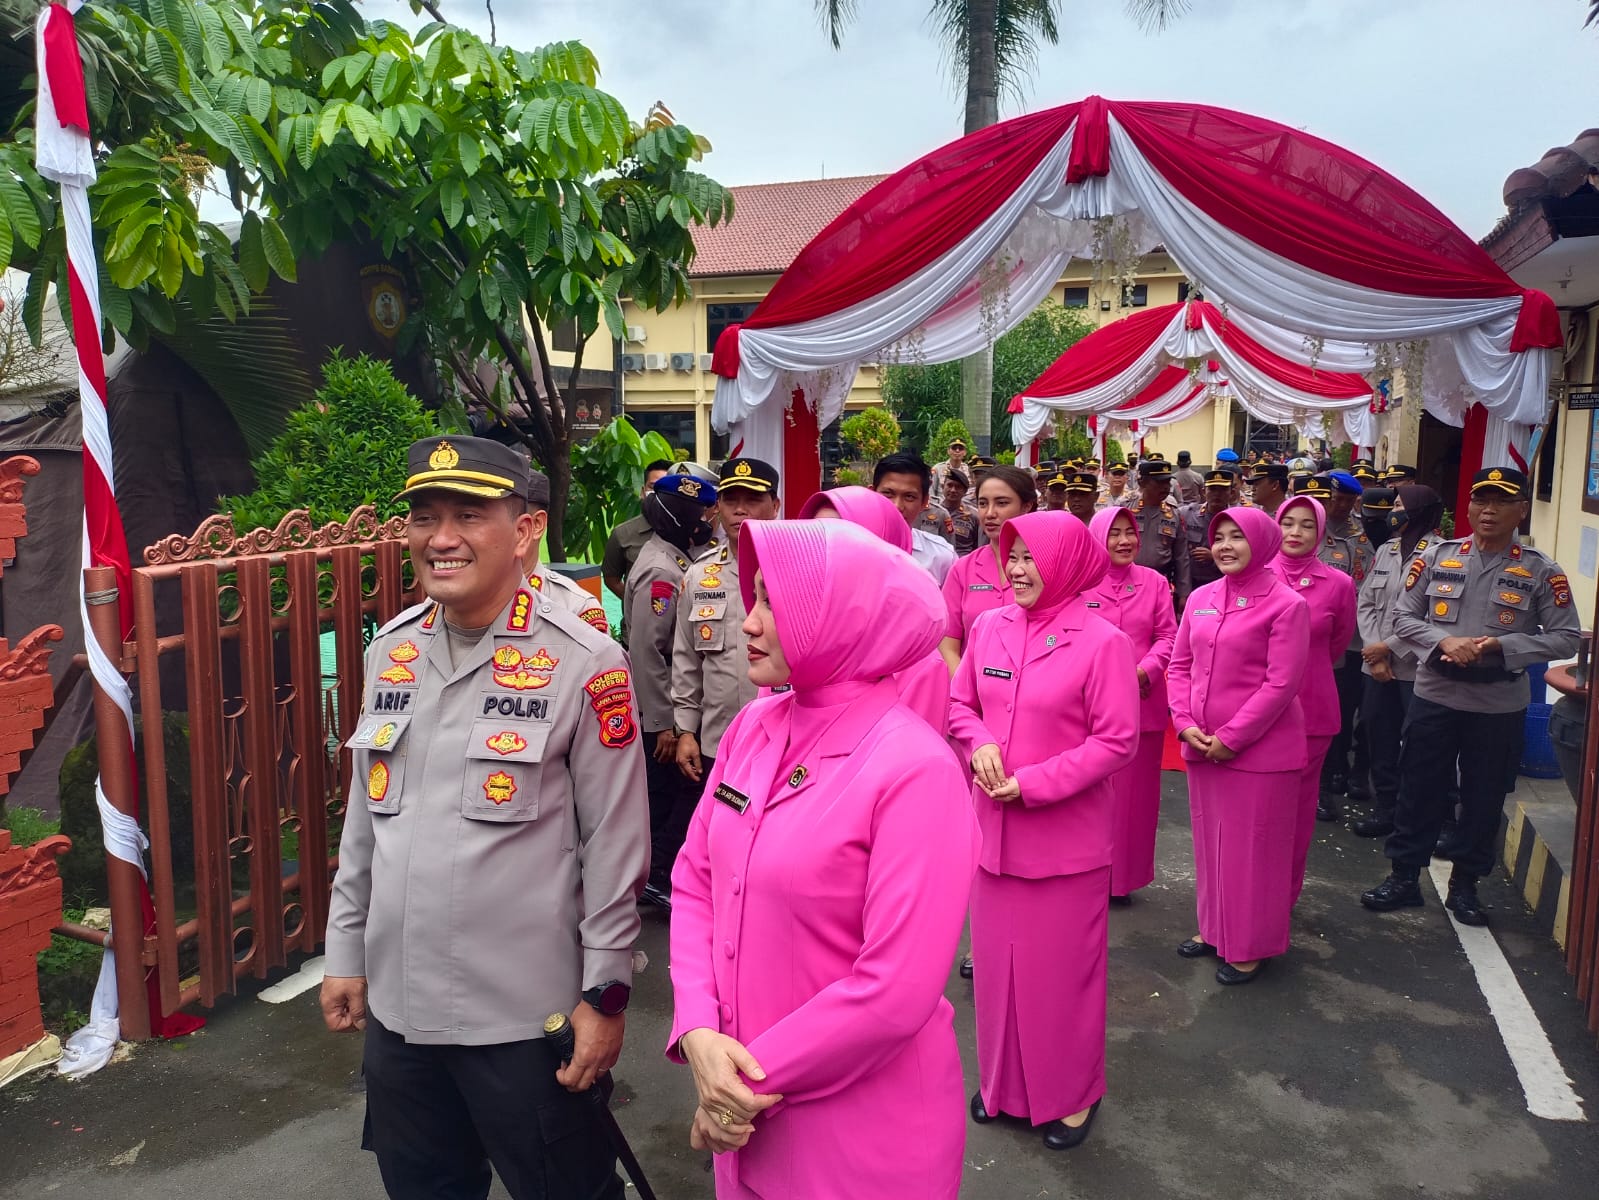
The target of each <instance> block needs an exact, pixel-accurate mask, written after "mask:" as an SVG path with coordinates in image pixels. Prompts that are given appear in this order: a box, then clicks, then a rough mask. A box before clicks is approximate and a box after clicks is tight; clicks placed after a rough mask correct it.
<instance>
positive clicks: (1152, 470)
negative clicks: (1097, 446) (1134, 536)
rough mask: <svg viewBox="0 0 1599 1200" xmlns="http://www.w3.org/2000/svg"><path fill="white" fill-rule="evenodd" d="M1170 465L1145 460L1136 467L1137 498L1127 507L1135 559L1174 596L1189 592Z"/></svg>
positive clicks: (1164, 462) (1185, 546) (1185, 555)
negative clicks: (1134, 532)
mask: <svg viewBox="0 0 1599 1200" xmlns="http://www.w3.org/2000/svg"><path fill="white" fill-rule="evenodd" d="M1171 476H1172V470H1171V464H1170V463H1169V462H1167V461H1166V460H1165V459H1163V458H1154V457H1151V458H1148V459H1145V460H1144V461H1143V462H1141V463H1139V464H1138V499H1137V500H1135V501H1133V503H1131V504H1129V505H1128V506H1127V511H1128V512H1130V513H1132V514H1133V520H1135V521H1137V522H1138V557H1137V558H1136V559H1134V560H1133V561H1135V562H1136V563H1137V564H1138V565H1139V566H1141V567H1151V568H1153V569H1154V570H1156V571H1159V572H1160V573H1161V574H1162V575H1164V576H1165V577H1166V580H1167V582H1169V583H1170V584H1171V585H1172V586H1173V587H1174V588H1176V590H1177V595H1178V596H1186V595H1188V593H1189V592H1190V591H1192V590H1193V589H1192V584H1191V582H1190V572H1189V557H1188V554H1187V548H1188V547H1187V542H1186V539H1184V538H1183V536H1182V526H1181V525H1180V524H1179V522H1178V520H1177V506H1176V505H1175V504H1173V503H1172V499H1171Z"/></svg>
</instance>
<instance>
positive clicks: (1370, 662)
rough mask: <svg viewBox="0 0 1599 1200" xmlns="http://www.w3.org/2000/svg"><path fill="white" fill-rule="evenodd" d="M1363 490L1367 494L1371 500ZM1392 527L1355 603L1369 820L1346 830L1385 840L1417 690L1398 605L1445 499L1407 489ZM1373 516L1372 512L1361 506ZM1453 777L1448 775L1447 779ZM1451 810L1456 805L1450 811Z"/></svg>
mask: <svg viewBox="0 0 1599 1200" xmlns="http://www.w3.org/2000/svg"><path fill="white" fill-rule="evenodd" d="M1375 491H1376V489H1372V488H1368V489H1367V490H1366V492H1365V493H1364V495H1366V496H1372V495H1373V494H1374V492H1375ZM1404 491H1405V497H1404V498H1403V499H1401V500H1399V503H1398V505H1397V510H1398V512H1397V516H1398V518H1399V519H1398V520H1397V521H1396V522H1394V525H1395V527H1396V528H1397V529H1398V531H1399V536H1398V537H1390V538H1389V539H1388V540H1387V541H1385V542H1384V543H1383V544H1382V545H1381V546H1378V547H1377V553H1376V556H1375V557H1374V558H1373V559H1372V562H1371V573H1370V574H1369V575H1367V576H1366V582H1365V583H1363V584H1362V585H1361V587H1360V594H1359V595H1358V596H1357V597H1356V600H1355V617H1356V620H1357V623H1358V628H1359V630H1360V640H1361V650H1360V658H1361V672H1362V674H1363V675H1364V685H1365V686H1364V690H1363V691H1362V692H1361V696H1360V727H1361V729H1362V731H1363V732H1364V733H1365V735H1366V746H1367V752H1368V753H1369V754H1370V756H1371V794H1372V814H1371V816H1369V817H1367V818H1366V819H1365V820H1361V821H1356V822H1355V823H1354V825H1352V826H1351V827H1350V828H1351V829H1353V831H1354V833H1355V835H1356V836H1357V837H1367V838H1369V837H1387V836H1388V835H1389V834H1390V833H1392V832H1393V831H1394V809H1395V808H1396V807H1397V806H1398V803H1399V752H1400V748H1401V746H1402V745H1403V740H1402V733H1403V730H1404V725H1405V717H1406V716H1407V715H1408V714H1409V712H1410V700H1411V697H1412V696H1413V695H1414V694H1415V690H1416V665H1417V664H1416V655H1415V652H1414V651H1413V650H1412V649H1411V648H1410V646H1409V645H1408V644H1407V643H1406V642H1404V641H1403V640H1401V639H1400V637H1399V635H1398V634H1397V633H1396V632H1395V630H1394V621H1395V618H1396V617H1397V616H1398V608H1399V600H1400V598H1401V597H1402V596H1403V595H1404V594H1405V569H1406V568H1407V567H1408V566H1409V565H1410V564H1411V563H1412V562H1413V561H1415V559H1416V556H1417V555H1419V554H1424V553H1425V552H1426V551H1427V550H1428V549H1429V548H1430V547H1432V546H1433V545H1434V544H1435V543H1437V542H1439V541H1441V540H1442V538H1443V535H1442V534H1441V533H1439V532H1438V521H1439V519H1440V518H1441V517H1442V516H1443V512H1444V506H1443V500H1442V499H1441V498H1440V497H1439V495H1438V493H1437V492H1435V491H1433V490H1432V489H1431V488H1429V487H1419V486H1416V485H1414V484H1409V485H1406V487H1405V489H1404ZM1378 504H1379V505H1384V504H1385V505H1387V506H1388V507H1389V508H1390V509H1393V508H1395V507H1396V506H1395V503H1394V501H1393V500H1392V499H1388V498H1384V497H1379V498H1378ZM1364 507H1365V508H1366V512H1367V515H1368V516H1370V515H1371V511H1372V510H1371V506H1369V505H1368V506H1364ZM1452 775H1453V773H1452V772H1451V777H1452ZM1449 809H1450V811H1451V812H1453V810H1454V805H1453V803H1451V804H1450V805H1449Z"/></svg>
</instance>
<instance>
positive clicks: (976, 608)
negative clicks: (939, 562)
mask: <svg viewBox="0 0 1599 1200" xmlns="http://www.w3.org/2000/svg"><path fill="white" fill-rule="evenodd" d="M1011 600H1012V597H1011V590H1010V580H1009V579H1007V578H1006V577H1005V572H1004V571H1002V570H1000V569H999V562H998V561H997V560H996V559H995V558H994V547H992V546H979V547H977V549H975V550H973V551H972V552H971V553H970V554H966V555H962V556H961V557H960V558H958V559H956V560H955V565H954V566H953V567H951V568H950V569H949V574H948V575H946V576H945V577H944V605H945V607H946V608H948V609H949V624H948V626H946V627H945V629H944V636H945V637H952V638H960V639H961V641H962V642H965V641H967V640H969V639H970V638H971V636H972V622H974V621H975V620H977V617H978V614H980V613H985V612H988V611H989V610H990V609H993V608H1001V607H1003V606H1004V605H1007V604H1009V603H1011Z"/></svg>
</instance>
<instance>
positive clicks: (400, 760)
mask: <svg viewBox="0 0 1599 1200" xmlns="http://www.w3.org/2000/svg"><path fill="white" fill-rule="evenodd" d="M410 723H411V718H410V717H402V716H394V717H390V716H385V715H383V714H382V713H368V714H366V715H365V716H363V717H362V718H361V720H360V723H359V724H357V725H356V727H355V733H354V734H352V735H351V737H350V740H349V741H347V742H346V743H344V744H345V747H346V748H347V749H349V750H351V751H352V752H353V753H354V755H355V759H354V763H353V770H354V778H355V780H356V783H357V784H358V785H359V786H361V787H364V788H365V789H366V806H367V808H369V809H370V810H371V811H372V812H375V813H385V814H389V815H392V814H394V813H397V812H399V811H400V792H401V790H402V786H401V785H402V784H403V783H404V782H405V733H406V727H407V726H409V725H410Z"/></svg>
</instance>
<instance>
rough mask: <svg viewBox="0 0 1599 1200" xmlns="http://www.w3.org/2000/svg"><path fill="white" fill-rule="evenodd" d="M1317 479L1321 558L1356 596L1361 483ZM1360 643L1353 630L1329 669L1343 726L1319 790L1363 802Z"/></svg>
mask: <svg viewBox="0 0 1599 1200" xmlns="http://www.w3.org/2000/svg"><path fill="white" fill-rule="evenodd" d="M1321 478H1322V479H1324V480H1325V481H1326V485H1327V488H1328V491H1329V493H1330V495H1329V498H1328V499H1327V501H1326V505H1327V532H1326V535H1325V536H1324V537H1323V539H1322V544H1321V550H1320V553H1319V557H1320V558H1321V561H1322V562H1324V563H1326V564H1327V565H1328V566H1329V567H1332V568H1333V569H1334V570H1338V571H1342V572H1343V573H1344V574H1345V575H1348V576H1349V577H1350V578H1351V579H1353V580H1354V581H1355V590H1356V592H1357V594H1358V592H1359V590H1360V588H1361V585H1363V584H1364V583H1365V582H1366V572H1367V571H1369V570H1370V569H1371V560H1372V556H1373V554H1374V553H1375V551H1374V550H1373V549H1372V545H1371V539H1370V538H1368V537H1367V536H1366V531H1365V530H1364V529H1363V528H1361V524H1360V521H1359V520H1358V519H1357V518H1356V517H1355V504H1356V502H1357V501H1359V499H1360V495H1361V492H1362V490H1363V488H1362V485H1361V483H1360V481H1359V480H1358V479H1356V478H1355V477H1354V476H1353V475H1352V474H1350V473H1349V472H1347V471H1329V472H1328V473H1327V474H1326V475H1324V476H1321ZM1363 644H1364V643H1363V642H1362V641H1361V637H1360V631H1359V629H1358V628H1357V629H1356V631H1355V637H1354V641H1353V642H1352V643H1351V644H1350V647H1349V652H1348V653H1347V654H1345V655H1344V658H1343V661H1342V662H1341V663H1339V665H1338V666H1337V667H1335V668H1333V679H1334V680H1335V681H1336V682H1337V684H1338V707H1339V712H1340V714H1341V716H1342V718H1343V723H1342V725H1341V727H1340V728H1339V730H1338V736H1337V737H1335V738H1334V739H1333V742H1332V745H1331V746H1329V747H1328V748H1327V761H1326V764H1325V765H1324V766H1323V768H1322V786H1323V788H1324V789H1325V790H1326V791H1327V792H1328V793H1330V794H1331V795H1334V796H1341V795H1348V797H1349V798H1350V799H1351V800H1365V799H1367V798H1369V797H1370V795H1371V791H1370V789H1369V787H1368V786H1367V782H1366V781H1367V778H1368V776H1369V775H1370V771H1371V763H1370V758H1369V756H1368V754H1367V752H1366V745H1365V740H1364V739H1363V738H1358V737H1356V726H1355V718H1356V714H1357V713H1358V712H1359V709H1360V695H1361V692H1362V690H1363V689H1364V679H1363V676H1362V674H1361V657H1360V651H1361V647H1362V646H1363ZM1351 749H1353V751H1354V759H1355V762H1354V769H1353V770H1351V769H1350V765H1349V757H1350V751H1351ZM1341 815H1342V814H1341V813H1340V812H1339V809H1338V806H1337V805H1336V804H1335V803H1332V802H1331V801H1329V800H1327V799H1325V798H1323V800H1322V802H1321V804H1320V805H1319V806H1318V807H1317V809H1316V817H1317V819H1319V820H1322V821H1336V820H1338V818H1339V817H1340V816H1341Z"/></svg>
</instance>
